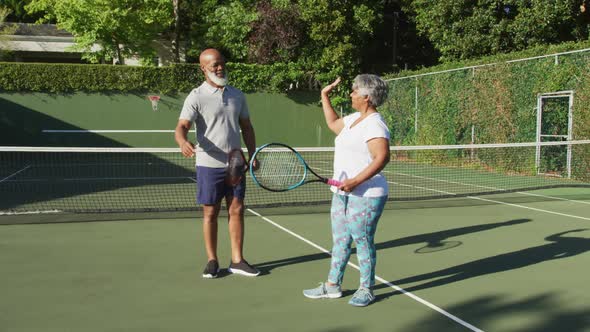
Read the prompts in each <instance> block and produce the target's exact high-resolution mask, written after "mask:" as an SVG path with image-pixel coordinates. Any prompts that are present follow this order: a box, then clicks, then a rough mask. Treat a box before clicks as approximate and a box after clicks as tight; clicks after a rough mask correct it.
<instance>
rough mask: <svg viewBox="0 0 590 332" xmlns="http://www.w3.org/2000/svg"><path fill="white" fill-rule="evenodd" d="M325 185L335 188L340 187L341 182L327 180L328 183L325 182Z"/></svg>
mask: <svg viewBox="0 0 590 332" xmlns="http://www.w3.org/2000/svg"><path fill="white" fill-rule="evenodd" d="M326 183H327V184H329V185H331V186H335V187H340V186H341V185H342V182H340V181H338V180H334V179H328V182H326Z"/></svg>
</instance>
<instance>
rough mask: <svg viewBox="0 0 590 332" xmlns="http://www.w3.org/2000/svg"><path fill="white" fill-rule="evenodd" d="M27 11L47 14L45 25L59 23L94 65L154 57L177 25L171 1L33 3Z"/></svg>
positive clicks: (53, 0)
mask: <svg viewBox="0 0 590 332" xmlns="http://www.w3.org/2000/svg"><path fill="white" fill-rule="evenodd" d="M26 9H27V10H28V11H29V12H30V13H37V12H43V13H45V15H44V17H43V19H42V21H47V20H52V19H55V21H56V22H57V26H58V27H59V28H60V29H64V30H66V31H69V32H70V33H72V34H73V35H74V37H75V41H76V45H75V49H76V50H78V51H82V52H84V53H85V58H86V59H88V60H90V61H92V62H97V61H98V60H99V59H101V58H107V59H108V58H117V59H119V61H120V62H121V63H123V61H124V59H125V58H128V57H129V56H131V55H134V54H137V55H139V56H140V57H144V58H149V57H151V56H153V55H154V49H153V47H152V45H151V43H152V41H153V40H154V39H156V38H157V36H158V35H159V34H160V33H161V32H162V31H164V30H165V29H166V28H167V27H169V26H170V24H171V23H172V21H173V14H172V3H171V1H169V0H143V1H141V0H93V1H78V0H31V2H30V3H29V4H28V5H27V6H26ZM95 44H98V45H99V46H100V47H101V49H98V50H97V49H95V48H94V45H95Z"/></svg>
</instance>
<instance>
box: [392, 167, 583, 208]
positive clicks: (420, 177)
mask: <svg viewBox="0 0 590 332" xmlns="http://www.w3.org/2000/svg"><path fill="white" fill-rule="evenodd" d="M383 172H385V173H392V174H398V175H403V176H407V177H413V178H418V179H426V180H432V181H437V182H446V183H452V184H458V185H462V186H468V187H476V188H484V189H492V190H504V191H507V190H506V189H504V188H496V187H488V186H480V185H476V184H471V183H463V182H455V181H449V180H443V179H435V178H430V177H426V176H419V175H412V174H406V173H400V172H390V171H383ZM515 193H516V194H520V195H528V196H538V197H545V198H550V199H555V200H562V201H568V202H574V203H581V204H590V202H585V201H579V200H575V199H568V198H563V197H556V196H549V195H541V194H533V193H527V192H524V191H516V192H515ZM453 195H456V194H453Z"/></svg>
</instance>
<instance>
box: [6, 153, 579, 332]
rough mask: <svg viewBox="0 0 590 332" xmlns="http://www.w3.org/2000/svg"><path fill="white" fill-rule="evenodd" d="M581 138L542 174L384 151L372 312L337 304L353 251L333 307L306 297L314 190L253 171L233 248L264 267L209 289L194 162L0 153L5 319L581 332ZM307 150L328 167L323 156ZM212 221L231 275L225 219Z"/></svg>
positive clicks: (316, 261)
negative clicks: (270, 184)
mask: <svg viewBox="0 0 590 332" xmlns="http://www.w3.org/2000/svg"><path fill="white" fill-rule="evenodd" d="M587 143H588V142H586V141H580V142H577V143H576V142H568V143H565V144H564V145H562V146H560V147H561V148H564V150H562V151H566V150H565V149H568V147H569V148H571V149H570V151H569V152H568V155H570V156H572V157H571V158H569V157H568V161H567V163H565V162H563V163H561V164H559V165H561V166H559V165H558V166H559V167H557V168H554V169H553V171H550V170H548V169H546V166H544V164H543V159H541V160H540V162H539V159H537V160H535V157H534V156H535V150H536V149H537V151H538V149H539V145H526V146H522V145H509V146H495V147H490V146H482V147H478V149H475V148H476V147H475V146H469V147H467V148H464V149H457V148H456V147H452V148H442V149H438V148H437V149H434V148H432V149H430V148H428V149H430V150H428V149H426V148H420V147H416V148H415V149H414V150H406V149H405V148H401V150H400V149H398V150H396V149H395V147H392V158H391V162H390V163H389V164H388V166H387V168H386V169H384V170H383V174H385V176H386V177H387V181H388V183H389V187H390V194H389V196H390V201H389V202H388V203H387V206H386V210H385V212H384V214H383V216H382V217H381V219H380V222H379V226H378V230H377V235H376V245H377V248H378V254H377V255H378V263H377V284H376V285H375V287H374V291H375V295H376V298H377V300H376V302H375V303H373V304H371V305H370V306H369V307H366V308H356V307H352V306H350V305H348V304H347V302H348V300H349V298H350V297H351V295H352V294H353V293H354V291H355V290H356V288H357V286H358V279H359V273H358V271H357V270H356V269H355V264H356V257H355V256H354V255H353V257H352V258H351V261H350V262H351V263H352V264H351V265H350V266H349V267H348V268H347V273H346V276H345V279H344V284H343V290H344V297H343V298H341V299H335V300H310V299H307V298H305V297H304V296H303V295H302V290H303V289H306V288H312V287H315V286H316V285H317V283H319V282H321V281H324V280H325V279H326V278H327V273H328V269H329V264H330V256H329V251H330V249H331V232H330V221H329V213H328V212H329V200H330V197H331V192H330V191H329V189H328V187H327V186H325V185H324V184H318V183H315V184H308V185H304V186H302V187H300V188H297V189H295V190H292V191H288V192H284V193H271V192H268V191H264V190H262V189H260V188H257V187H256V185H255V184H254V183H252V182H251V179H250V178H249V177H248V183H247V187H248V194H247V201H246V202H247V206H248V210H247V211H246V242H245V254H246V259H248V261H249V262H250V263H252V264H253V265H255V266H256V267H257V268H259V269H260V270H261V271H262V275H261V276H259V277H257V278H248V277H243V276H237V275H228V274H227V273H225V274H223V273H222V275H221V277H220V278H218V279H214V280H210V279H203V278H202V277H201V271H202V269H203V267H204V264H205V263H206V257H205V251H204V248H203V247H204V245H203V241H202V233H201V232H202V231H201V220H200V219H199V218H200V211H199V210H198V209H197V207H196V206H195V203H194V197H195V174H194V160H193V159H186V158H183V157H181V156H180V154H179V153H178V151H177V150H176V149H153V150H145V149H139V150H137V149H121V148H119V149H106V150H101V149H82V150H78V149H63V148H62V149H57V150H55V151H54V150H53V149H54V148H48V149H44V148H32V149H30V151H29V150H28V149H26V148H24V149H23V148H18V149H11V148H4V150H3V151H2V154H1V156H2V158H3V161H4V162H3V163H2V165H1V166H0V169H1V172H0V188H1V189H2V190H1V191H0V197H1V198H2V199H1V202H0V264H1V265H2V266H3V267H5V268H4V269H3V273H1V274H0V284H2V285H3V287H2V296H1V297H0V299H1V300H0V326H1V327H2V330H6V331H65V330H73V331H119V330H124V331H127V330H138V331H178V330H181V331H183V330H191V331H192V330H211V329H221V330H240V331H277V330H285V331H519V332H520V331H590V329H589V326H590V324H589V317H590V305H589V303H590V295H589V293H588V292H587V291H586V289H587V280H588V277H587V266H588V264H589V263H590V256H588V255H587V252H588V251H589V250H590V226H589V222H590V184H589V182H588V181H589V179H588V177H587V176H588V174H584V173H583V172H580V170H582V171H583V170H584V169H585V168H584V165H585V164H584V162H586V161H587V156H588V144H587ZM547 146H548V145H543V146H540V147H541V148H544V147H547ZM551 147H552V148H555V147H554V146H553V145H551ZM479 148H481V149H479ZM301 150H302V151H301V152H302V155H303V157H304V158H305V160H306V161H307V162H308V163H309V165H310V166H311V167H312V168H313V169H315V170H316V171H317V172H318V173H320V174H321V175H322V176H330V175H331V164H332V155H333V150H332V149H329V148H328V149H301ZM564 155H565V154H563V153H562V154H560V156H564ZM552 160H553V161H555V160H557V159H555V158H554V159H552ZM535 162H537V163H536V164H535ZM544 167H545V168H544ZM556 170H558V171H559V173H557V171H556ZM223 218H225V217H223ZM223 218H222V219H223ZM220 225H221V226H220V234H219V249H220V251H219V257H220V260H221V261H220V263H221V264H222V266H227V265H229V240H228V236H227V231H228V229H227V223H225V222H223V221H221V222H220Z"/></svg>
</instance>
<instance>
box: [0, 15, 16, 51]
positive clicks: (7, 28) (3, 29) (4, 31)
mask: <svg viewBox="0 0 590 332" xmlns="http://www.w3.org/2000/svg"><path fill="white" fill-rule="evenodd" d="M10 13H11V10H10V9H9V8H7V7H2V6H0V46H1V45H2V42H3V41H4V40H5V38H6V37H4V35H10V34H13V33H14V32H15V31H16V26H13V25H11V24H5V23H4V22H5V20H6V17H8V15H10ZM9 55H10V52H9V51H5V50H4V49H3V47H0V60H4V59H5V58H6V57H8V56H9Z"/></svg>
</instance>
